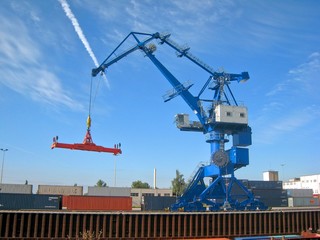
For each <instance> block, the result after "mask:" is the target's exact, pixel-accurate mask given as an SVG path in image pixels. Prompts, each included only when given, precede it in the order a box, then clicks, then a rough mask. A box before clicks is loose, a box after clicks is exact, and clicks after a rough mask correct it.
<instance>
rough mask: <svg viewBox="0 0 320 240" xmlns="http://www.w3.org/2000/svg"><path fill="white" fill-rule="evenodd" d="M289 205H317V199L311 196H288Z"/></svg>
mask: <svg viewBox="0 0 320 240" xmlns="http://www.w3.org/2000/svg"><path fill="white" fill-rule="evenodd" d="M288 206H289V207H319V206H320V204H319V199H318V198H313V197H294V198H293V197H289V198H288Z"/></svg>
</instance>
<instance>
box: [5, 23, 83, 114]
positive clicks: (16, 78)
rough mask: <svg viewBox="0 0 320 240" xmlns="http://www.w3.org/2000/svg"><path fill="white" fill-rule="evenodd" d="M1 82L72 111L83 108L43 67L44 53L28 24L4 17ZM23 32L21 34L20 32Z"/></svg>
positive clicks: (19, 91)
mask: <svg viewBox="0 0 320 240" xmlns="http://www.w3.org/2000/svg"><path fill="white" fill-rule="evenodd" d="M0 22H1V24H2V27H1V28H0V35H1V38H0V62H1V64H0V72H1V75H2V77H1V79H0V81H1V83H2V84H4V85H6V86H7V87H9V88H10V89H12V90H13V91H16V92H18V93H20V94H22V95H24V96H27V97H31V98H32V99H34V100H36V101H39V102H44V103H50V104H52V105H64V106H67V107H69V108H72V109H78V110H79V109H82V106H81V104H79V103H78V102H77V101H75V100H73V99H72V98H71V97H70V96H69V94H68V93H67V92H66V91H65V90H64V89H63V87H62V86H61V84H60V80H59V79H58V77H57V76H56V75H55V74H54V73H52V72H50V71H48V70H47V67H46V66H45V65H43V64H42V59H43V56H42V53H41V51H40V49H39V46H38V45H37V43H36V42H34V41H33V39H32V38H31V36H30V34H29V32H28V31H27V29H26V27H25V25H24V23H23V22H22V21H20V20H18V19H14V18H11V19H10V20H9V19H7V18H5V17H0ZM17 29H19V31H17Z"/></svg>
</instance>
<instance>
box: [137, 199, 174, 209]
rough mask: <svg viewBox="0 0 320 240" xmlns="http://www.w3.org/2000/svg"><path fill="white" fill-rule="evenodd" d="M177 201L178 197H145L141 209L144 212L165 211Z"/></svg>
mask: <svg viewBox="0 0 320 240" xmlns="http://www.w3.org/2000/svg"><path fill="white" fill-rule="evenodd" d="M176 200H177V198H176V197H162V196H160V197H159V196H143V197H142V204H141V209H142V210H144V211H164V210H166V209H167V208H169V207H170V206H171V205H172V204H174V203H175V202H176Z"/></svg>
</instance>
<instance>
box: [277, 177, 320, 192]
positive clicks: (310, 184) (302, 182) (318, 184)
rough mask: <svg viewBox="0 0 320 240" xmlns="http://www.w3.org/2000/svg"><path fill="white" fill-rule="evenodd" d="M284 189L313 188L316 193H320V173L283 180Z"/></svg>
mask: <svg viewBox="0 0 320 240" xmlns="http://www.w3.org/2000/svg"><path fill="white" fill-rule="evenodd" d="M283 188H284V189H312V191H313V194H314V195H317V196H318V195H319V194H320V174H315V175H305V176H301V177H299V178H293V179H290V180H289V181H286V182H283Z"/></svg>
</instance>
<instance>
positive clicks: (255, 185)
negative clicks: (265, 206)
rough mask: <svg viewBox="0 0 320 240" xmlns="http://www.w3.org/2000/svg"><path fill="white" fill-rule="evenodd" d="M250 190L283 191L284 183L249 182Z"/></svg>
mask: <svg viewBox="0 0 320 240" xmlns="http://www.w3.org/2000/svg"><path fill="white" fill-rule="evenodd" d="M249 188H251V189H254V188H257V189H282V181H249Z"/></svg>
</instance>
